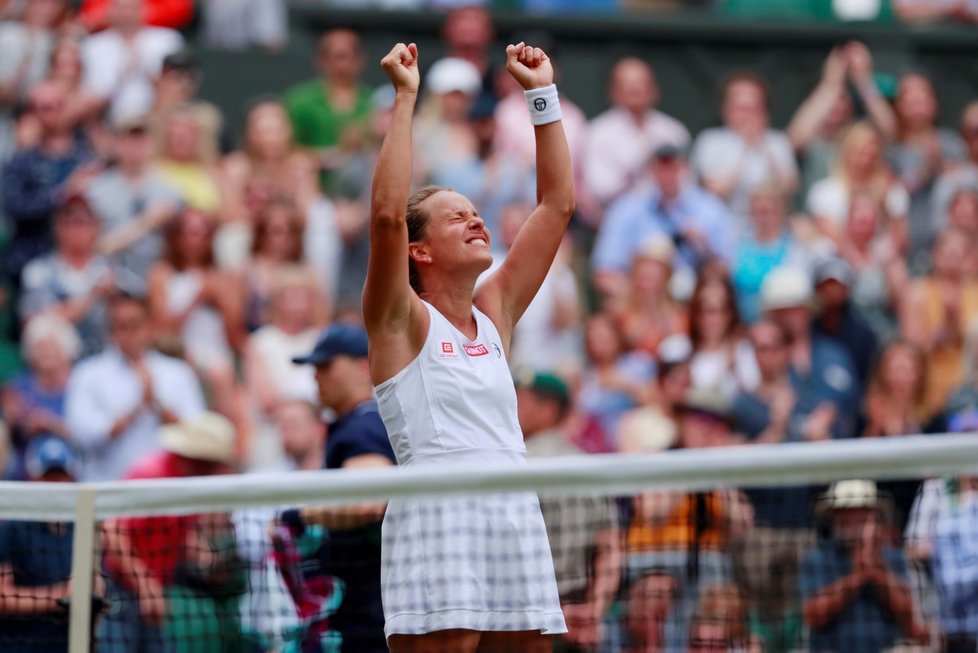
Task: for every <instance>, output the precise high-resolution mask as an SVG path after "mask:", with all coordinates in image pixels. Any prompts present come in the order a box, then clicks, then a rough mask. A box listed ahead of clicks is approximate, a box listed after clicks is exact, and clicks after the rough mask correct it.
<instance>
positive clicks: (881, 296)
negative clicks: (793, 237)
mask: <svg viewBox="0 0 978 653" xmlns="http://www.w3.org/2000/svg"><path fill="white" fill-rule="evenodd" d="M976 219H978V213H976ZM892 225H893V223H892V222H891V221H888V220H887V219H886V218H885V216H884V214H883V209H882V207H881V206H880V204H879V201H878V200H876V198H874V197H872V196H870V195H865V194H859V195H856V196H854V197H853V198H852V202H851V203H850V204H849V217H848V220H847V221H846V224H845V230H844V231H843V233H842V238H841V240H840V242H839V244H838V253H839V256H840V257H841V258H842V259H843V261H842V263H844V265H845V266H847V267H848V268H850V269H849V272H848V273H844V274H845V276H846V280H844V281H843V283H845V285H846V286H848V287H849V288H850V289H851V296H852V308H853V312H854V314H855V315H858V316H859V317H860V318H861V319H862V320H863V321H865V322H866V323H867V324H868V327H869V328H871V329H872V330H873V332H874V333H875V334H876V336H877V337H878V338H881V339H886V338H889V337H890V336H892V335H893V333H894V332H895V331H896V328H897V323H896V317H897V316H898V315H900V314H901V306H902V303H903V300H904V297H903V294H902V293H900V292H898V291H899V289H901V288H904V287H906V284H907V282H908V278H907V264H906V262H905V261H904V259H903V256H901V254H900V242H899V241H900V239H901V236H900V235H899V234H898V233H895V230H893V229H892V228H889V227H892ZM976 226H978V225H976ZM897 231H898V230H897ZM829 258H830V259H833V258H836V257H829ZM831 265H832V266H834V267H839V269H840V270H841V269H842V266H841V265H839V264H837V263H833V264H831ZM854 349H855V348H854V347H853V348H852V349H851V350H854ZM864 355H866V354H864ZM855 358H856V357H854V359H855ZM857 362H858V361H857ZM863 371H864V368H860V373H862V372H863ZM863 378H865V377H863Z"/></svg>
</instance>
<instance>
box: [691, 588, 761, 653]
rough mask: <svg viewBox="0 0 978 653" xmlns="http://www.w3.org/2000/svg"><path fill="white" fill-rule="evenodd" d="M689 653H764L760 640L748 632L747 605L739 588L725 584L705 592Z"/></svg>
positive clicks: (695, 619)
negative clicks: (724, 652)
mask: <svg viewBox="0 0 978 653" xmlns="http://www.w3.org/2000/svg"><path fill="white" fill-rule="evenodd" d="M689 630H690V635H689V652H688V653H710V652H711V651H720V650H722V651H738V652H743V653H761V651H763V650H765V649H764V648H763V647H762V644H761V640H760V638H758V637H756V636H754V635H753V634H751V633H749V632H748V614H747V605H746V603H745V601H744V599H743V597H742V596H741V595H740V590H739V589H738V588H737V586H736V585H733V584H723V585H714V586H712V587H707V588H706V589H705V590H703V596H702V597H701V598H700V602H699V605H698V606H696V614H695V616H694V617H693V625H692V626H690V629H689Z"/></svg>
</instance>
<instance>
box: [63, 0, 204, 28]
mask: <svg viewBox="0 0 978 653" xmlns="http://www.w3.org/2000/svg"><path fill="white" fill-rule="evenodd" d="M112 4H113V0H84V2H82V5H81V12H80V14H79V16H78V18H79V19H80V20H81V22H82V24H83V25H84V26H85V27H86V28H88V29H89V30H90V31H92V32H95V31H98V30H101V29H105V28H107V27H110V26H111V21H112V10H113V7H112ZM139 9H140V11H142V17H143V22H145V23H146V24H147V25H153V26H155V27H172V28H173V29H180V28H181V27H186V26H187V24H188V23H189V22H190V21H191V20H192V19H193V16H194V3H193V0H142V2H141V7H140V8H139Z"/></svg>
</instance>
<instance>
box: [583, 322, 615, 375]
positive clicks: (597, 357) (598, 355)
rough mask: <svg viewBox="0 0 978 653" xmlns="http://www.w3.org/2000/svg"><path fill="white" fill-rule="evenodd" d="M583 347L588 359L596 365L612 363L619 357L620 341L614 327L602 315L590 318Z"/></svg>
mask: <svg viewBox="0 0 978 653" xmlns="http://www.w3.org/2000/svg"><path fill="white" fill-rule="evenodd" d="M584 346H585V348H586V349H587V354H588V358H590V359H591V362H592V363H595V364H597V365H607V364H610V363H614V362H615V361H616V360H618V357H619V356H620V355H621V350H622V346H621V339H620V337H619V335H618V331H617V330H616V329H615V325H614V324H612V322H611V320H610V319H609V318H608V317H607V316H604V315H596V316H594V317H592V318H591V319H590V320H589V321H588V323H587V327H586V329H585V333H584Z"/></svg>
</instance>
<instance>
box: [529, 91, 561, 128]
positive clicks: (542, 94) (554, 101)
mask: <svg viewBox="0 0 978 653" xmlns="http://www.w3.org/2000/svg"><path fill="white" fill-rule="evenodd" d="M523 95H524V97H526V106H527V107H528V108H529V109H530V122H531V123H533V125H534V126H537V125H547V124H549V123H552V122H557V121H558V120H560V117H561V116H560V98H559V97H558V96H557V85H556V84H551V85H550V86H544V87H543V88H533V89H530V90H529V91H523Z"/></svg>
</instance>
